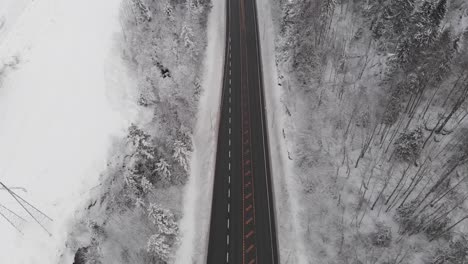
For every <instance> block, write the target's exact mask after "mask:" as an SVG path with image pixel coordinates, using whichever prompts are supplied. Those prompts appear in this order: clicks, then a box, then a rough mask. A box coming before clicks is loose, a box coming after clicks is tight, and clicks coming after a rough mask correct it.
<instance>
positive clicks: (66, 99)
mask: <svg viewBox="0 0 468 264" xmlns="http://www.w3.org/2000/svg"><path fill="white" fill-rule="evenodd" d="M119 7H120V1H119V0H100V1H94V0H80V1H74V0H35V1H26V0H21V1H20V0H1V1H0V10H1V11H0V12H1V13H0V17H2V21H3V23H4V27H3V29H1V31H0V61H1V62H5V61H9V60H11V59H10V58H11V57H12V56H19V58H20V63H19V65H18V67H17V69H13V70H8V71H6V76H2V78H3V82H2V84H1V85H0V146H1V148H0V180H1V181H2V182H3V183H5V184H6V185H7V186H10V187H22V188H24V189H25V190H21V189H15V190H14V191H16V192H17V193H18V194H19V195H21V196H22V197H23V198H25V199H26V200H27V201H29V202H31V203H32V204H33V205H35V206H37V207H38V208H39V209H41V210H43V211H44V212H45V213H46V214H48V215H49V216H50V217H51V218H52V219H53V221H47V220H46V219H44V218H43V217H42V218H41V219H40V220H41V221H42V223H43V224H44V225H45V227H46V228H47V229H48V231H50V233H51V236H49V235H48V234H47V232H45V231H44V230H43V229H41V227H40V226H39V225H38V224H36V223H34V221H33V219H32V218H31V217H30V216H28V215H27V213H26V212H25V211H24V210H22V208H21V207H20V206H19V205H18V204H17V203H16V202H15V201H14V199H13V198H12V197H11V196H10V195H8V194H7V192H6V191H3V192H2V193H0V204H1V205H4V206H6V207H8V208H9V209H11V210H12V211H14V212H15V213H17V214H19V215H20V216H21V217H23V218H24V219H25V220H26V221H19V218H16V219H14V221H13V222H14V224H16V225H18V226H19V227H20V228H21V230H22V232H23V233H24V234H23V235H21V234H20V233H19V232H17V231H16V230H15V229H14V228H13V227H12V226H11V225H10V224H9V223H8V222H7V221H5V220H4V219H0V233H1V234H2V236H1V238H0V244H1V250H0V263H9V264H16V263H25V264H34V263H54V262H55V263H56V261H57V258H58V255H59V254H60V249H61V248H62V247H63V246H64V241H65V236H66V233H67V232H66V231H67V230H66V228H67V226H68V223H69V222H70V221H71V219H72V217H73V214H74V211H75V209H77V207H78V206H79V205H81V203H82V202H84V201H85V200H86V198H87V197H88V192H89V190H90V189H92V188H93V187H94V186H96V185H97V184H98V178H99V173H100V172H101V171H103V170H104V169H105V166H106V160H107V154H108V150H109V148H110V146H111V144H112V142H113V139H114V138H116V137H121V136H123V135H124V132H125V130H126V128H127V127H128V125H129V124H130V122H131V120H132V119H134V117H135V116H136V110H135V107H133V105H132V103H131V102H132V100H130V98H131V97H132V95H131V94H130V92H129V91H130V90H131V86H132V85H131V83H132V82H131V81H130V78H128V77H127V76H128V75H127V72H126V70H125V69H126V68H125V67H124V66H123V64H122V63H121V61H120V58H119V56H118V54H117V50H118V49H117V47H115V41H114V36H115V34H117V33H118V30H119V29H120V24H119V23H118V13H119ZM6 14H8V15H6ZM7 25H8V27H7ZM0 210H3V211H0V212H3V213H5V210H4V209H0Z"/></svg>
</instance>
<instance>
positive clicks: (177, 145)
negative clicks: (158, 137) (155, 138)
mask: <svg viewBox="0 0 468 264" xmlns="http://www.w3.org/2000/svg"><path fill="white" fill-rule="evenodd" d="M172 156H173V158H174V159H176V160H177V162H179V164H180V165H181V166H182V167H183V168H184V170H185V171H188V169H189V166H188V164H189V160H190V152H189V151H188V149H187V146H186V145H185V143H184V142H182V141H180V140H176V141H175V142H174V154H173V155H172Z"/></svg>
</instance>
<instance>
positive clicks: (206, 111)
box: [175, 1, 226, 264]
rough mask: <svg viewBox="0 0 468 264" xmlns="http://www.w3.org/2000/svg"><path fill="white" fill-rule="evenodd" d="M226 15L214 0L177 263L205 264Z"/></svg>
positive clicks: (220, 5) (209, 22) (221, 6)
mask: <svg viewBox="0 0 468 264" xmlns="http://www.w3.org/2000/svg"><path fill="white" fill-rule="evenodd" d="M225 16H226V2H225V1H213V8H212V10H211V12H210V15H209V18H208V28H207V33H208V35H207V36H208V46H207V48H206V50H207V52H206V57H205V59H204V73H203V83H202V86H203V89H204V90H203V93H202V95H201V98H200V102H199V107H198V114H197V124H196V128H195V133H194V136H193V144H194V152H193V155H192V157H193V158H192V160H191V164H190V168H191V169H190V177H189V181H188V183H187V186H186V187H185V189H184V209H183V210H184V211H183V212H184V217H183V218H182V220H181V222H180V229H181V235H182V242H181V246H180V247H179V249H178V251H177V253H176V261H175V263H177V264H185V263H206V252H207V249H208V239H209V229H210V218H211V201H212V197H213V182H214V169H215V161H216V144H217V138H218V127H219V119H220V116H219V115H220V104H221V89H219V87H221V86H222V76H223V74H222V70H223V65H224V49H225V45H224V44H225V36H226V25H225V23H224V21H225ZM206 205H209V206H206Z"/></svg>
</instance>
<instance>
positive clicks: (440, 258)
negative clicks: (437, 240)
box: [428, 236, 468, 264]
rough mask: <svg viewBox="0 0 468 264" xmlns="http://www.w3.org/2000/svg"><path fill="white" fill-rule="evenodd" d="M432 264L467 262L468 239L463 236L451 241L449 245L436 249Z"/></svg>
mask: <svg viewBox="0 0 468 264" xmlns="http://www.w3.org/2000/svg"><path fill="white" fill-rule="evenodd" d="M428 263H430V264H465V263H468V241H467V239H466V237H465V236H461V237H459V238H457V239H456V240H454V241H451V242H450V244H449V246H448V247H446V248H442V249H439V250H437V251H436V253H435V254H434V256H433V257H432V259H431V260H430V261H429V262H428Z"/></svg>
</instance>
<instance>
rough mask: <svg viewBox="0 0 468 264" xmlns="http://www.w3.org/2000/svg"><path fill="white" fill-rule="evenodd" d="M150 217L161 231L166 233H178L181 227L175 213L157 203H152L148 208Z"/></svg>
mask: <svg viewBox="0 0 468 264" xmlns="http://www.w3.org/2000/svg"><path fill="white" fill-rule="evenodd" d="M148 217H149V219H150V221H151V222H152V223H153V224H154V225H156V227H157V228H158V230H159V232H161V233H163V234H165V235H177V234H178V232H179V227H178V225H177V222H176V219H175V216H174V214H172V212H171V211H170V210H168V209H164V208H162V207H161V206H159V205H157V204H150V206H149V208H148Z"/></svg>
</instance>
